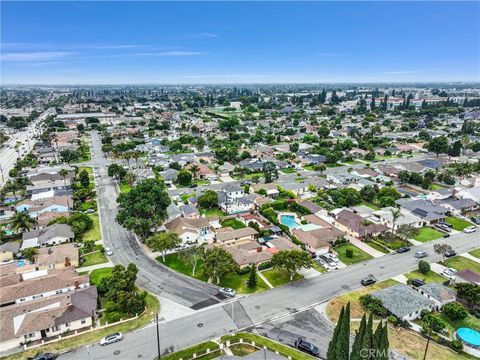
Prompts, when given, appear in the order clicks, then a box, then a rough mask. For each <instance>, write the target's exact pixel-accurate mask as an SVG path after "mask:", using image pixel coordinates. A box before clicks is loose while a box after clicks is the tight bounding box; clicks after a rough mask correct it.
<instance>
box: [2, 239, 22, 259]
mask: <svg viewBox="0 0 480 360" xmlns="http://www.w3.org/2000/svg"><path fill="white" fill-rule="evenodd" d="M19 251H20V242H18V241H10V242H7V243H4V244H1V245H0V262H7V261H11V260H13V259H15V256H16V255H17V253H18V252H19Z"/></svg>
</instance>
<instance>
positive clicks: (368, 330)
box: [360, 313, 373, 359]
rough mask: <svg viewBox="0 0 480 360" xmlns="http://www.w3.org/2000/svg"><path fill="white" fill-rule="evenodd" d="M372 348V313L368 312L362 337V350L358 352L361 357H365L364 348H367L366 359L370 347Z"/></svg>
mask: <svg viewBox="0 0 480 360" xmlns="http://www.w3.org/2000/svg"><path fill="white" fill-rule="evenodd" d="M372 348H373V314H372V313H370V315H369V317H368V322H367V326H366V327H365V334H364V335H363V339H362V350H363V352H362V353H361V354H360V355H362V358H365V354H364V352H365V349H367V359H368V358H369V356H370V349H372Z"/></svg>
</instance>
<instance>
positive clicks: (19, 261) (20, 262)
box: [17, 260, 25, 266]
mask: <svg viewBox="0 0 480 360" xmlns="http://www.w3.org/2000/svg"><path fill="white" fill-rule="evenodd" d="M17 266H25V261H23V260H18V261H17Z"/></svg>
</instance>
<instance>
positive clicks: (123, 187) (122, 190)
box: [120, 182, 132, 194]
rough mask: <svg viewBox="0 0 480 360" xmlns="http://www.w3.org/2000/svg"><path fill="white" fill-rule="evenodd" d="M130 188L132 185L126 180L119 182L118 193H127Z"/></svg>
mask: <svg viewBox="0 0 480 360" xmlns="http://www.w3.org/2000/svg"><path fill="white" fill-rule="evenodd" d="M131 189H132V187H131V186H130V185H129V184H128V183H126V182H122V183H120V194H123V193H128V192H129V191H130V190H131Z"/></svg>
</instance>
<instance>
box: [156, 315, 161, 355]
mask: <svg viewBox="0 0 480 360" xmlns="http://www.w3.org/2000/svg"><path fill="white" fill-rule="evenodd" d="M155 320H156V323H157V350H158V360H160V359H161V358H162V354H161V353H160V330H159V329H158V314H157V315H156V316H155Z"/></svg>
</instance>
